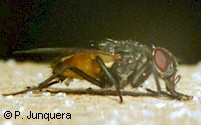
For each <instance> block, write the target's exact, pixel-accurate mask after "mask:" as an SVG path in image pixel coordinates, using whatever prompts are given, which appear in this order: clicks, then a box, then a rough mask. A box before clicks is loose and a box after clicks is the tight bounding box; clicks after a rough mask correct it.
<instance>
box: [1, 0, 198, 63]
mask: <svg viewBox="0 0 201 125" xmlns="http://www.w3.org/2000/svg"><path fill="white" fill-rule="evenodd" d="M0 38H1V39H0V56H1V57H0V58H3V59H8V58H11V57H12V56H13V55H12V52H13V51H16V50H27V49H31V48H41V47H90V41H91V40H93V41H94V42H95V43H96V42H97V43H98V41H99V40H104V39H105V38H111V39H115V40H127V39H132V40H136V41H139V42H141V43H142V44H147V45H148V46H152V44H153V45H155V46H160V47H164V48H166V49H168V50H169V51H171V52H172V53H173V54H174V55H176V56H177V57H178V58H179V59H180V60H181V63H197V62H198V61H200V60H201V1H200V0H130V1H128V0H121V1H120V2H119V1H117V0H57V1H55V0H49V1H48V0H34V1H31V0H26V1H25V0H10V1H8V0H1V1H0ZM24 56H27V55H24ZM40 59H43V58H40Z"/></svg>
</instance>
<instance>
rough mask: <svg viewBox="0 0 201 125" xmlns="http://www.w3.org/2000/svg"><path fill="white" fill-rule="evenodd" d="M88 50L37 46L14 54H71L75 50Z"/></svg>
mask: <svg viewBox="0 0 201 125" xmlns="http://www.w3.org/2000/svg"><path fill="white" fill-rule="evenodd" d="M79 51H86V49H84V48H78V47H77V48H35V49H30V50H24V51H15V52H13V53H14V54H23V53H25V54H63V53H66V54H71V53H74V52H79Z"/></svg>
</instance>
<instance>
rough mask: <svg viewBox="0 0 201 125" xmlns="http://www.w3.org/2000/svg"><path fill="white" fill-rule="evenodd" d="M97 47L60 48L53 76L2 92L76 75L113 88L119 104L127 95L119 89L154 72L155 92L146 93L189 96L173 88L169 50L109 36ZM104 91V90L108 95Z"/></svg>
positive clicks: (174, 64)
mask: <svg viewBox="0 0 201 125" xmlns="http://www.w3.org/2000/svg"><path fill="white" fill-rule="evenodd" d="M97 48H98V49H97V50H96V49H95V50H89V49H60V50H59V51H60V52H61V53H63V54H62V56H61V57H59V58H57V59H56V60H55V61H54V62H53V63H52V64H51V67H52V70H53V75H52V76H50V77H49V78H47V79H46V80H45V81H43V82H42V83H40V84H39V85H38V86H36V87H28V88H27V89H25V90H23V91H20V92H16V93H10V94H4V95H17V94H22V93H25V92H27V91H33V90H42V89H43V88H47V87H48V86H50V85H52V84H55V83H57V81H56V82H52V80H53V79H55V78H58V79H59V80H61V81H64V80H65V79H66V78H77V79H85V80H87V81H89V82H90V83H92V84H94V85H96V86H99V87H100V88H111V87H115V89H116V93H117V95H119V98H120V102H121V103H122V102H123V98H122V95H129V94H128V93H127V92H125V91H122V90H123V89H124V88H125V87H126V86H128V85H130V86H132V87H133V88H137V87H141V86H142V83H143V82H144V81H145V80H146V79H148V77H149V76H150V75H151V74H153V75H154V79H155V82H156V86H157V92H155V91H153V90H150V89H146V90H147V91H148V93H152V94H157V95H168V96H169V97H172V98H176V99H179V100H189V99H191V98H192V97H191V96H188V95H185V94H182V93H179V92H177V91H176V90H175V86H176V84H177V83H178V82H179V80H180V75H176V72H177V65H178V63H177V60H176V58H175V57H174V56H173V55H172V54H171V53H170V52H169V51H168V50H166V49H164V48H161V47H152V48H151V49H150V48H148V47H147V46H146V45H143V44H140V43H138V42H133V41H131V40H125V41H116V40H112V39H106V40H103V41H100V43H99V44H98V45H97ZM40 51H41V52H42V51H43V49H34V50H30V51H25V52H28V53H29V52H40ZM67 52H68V54H67ZM159 79H162V80H163V81H164V82H165V85H166V90H167V92H164V91H162V90H161V86H160V83H159ZM86 92H87V91H86ZM86 92H85V93H86ZM107 92H108V91H105V92H104V93H105V94H107ZM89 93H90V92H89ZM97 93H98V92H97ZM108 93H109V92H108ZM99 94H100V95H102V94H103V93H102V94H101V93H100V92H99ZM113 95H114V93H113ZM131 95H132V94H131Z"/></svg>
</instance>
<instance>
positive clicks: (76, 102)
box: [0, 60, 201, 125]
mask: <svg viewBox="0 0 201 125" xmlns="http://www.w3.org/2000/svg"><path fill="white" fill-rule="evenodd" d="M179 74H181V76H182V79H181V81H180V82H179V84H178V86H177V91H179V92H182V93H185V94H188V95H192V96H194V98H193V100H190V101H177V100H170V99H164V98H153V97H128V96H124V97H123V98H124V103H123V104H119V102H118V97H116V96H92V95H66V94H64V93H58V94H50V93H47V92H43V93H42V92H41V93H40V92H39V93H37V94H36V93H26V94H22V95H18V96H7V97H4V96H2V95H0V124H2V125H12V124H27V123H29V124H34V125H35V124H36V123H37V124H71V125H73V124H76V125H81V124H82V125H85V124H89V125H90V124H96V125H99V124H100V125H120V124H129V125H132V124H136V125H156V124H158V125H161V124H163V125H169V124H171V125H175V124H178V125H189V124H194V125H198V124H201V119H200V118H201V63H198V64H197V65H194V66H187V65H182V66H180V67H179ZM50 75H51V69H50V67H49V66H48V65H47V64H36V63H30V62H26V63H17V62H15V61H14V60H8V61H0V93H1V94H2V93H9V92H16V91H19V90H23V89H24V88H26V86H33V85H37V84H38V83H39V82H41V81H43V80H45V79H46V78H47V77H48V76H50ZM89 86H90V84H88V83H87V82H86V81H79V80H73V81H72V82H71V84H70V87H72V88H78V87H81V88H83V87H85V88H88V87H89ZM144 86H146V87H148V88H151V89H155V84H154V80H153V78H152V77H150V78H149V79H148V80H147V81H146V82H145V84H144ZM56 87H66V86H65V85H64V84H58V85H56ZM90 87H92V88H94V86H90ZM163 88H164V86H163ZM127 89H129V88H127ZM138 91H139V90H138ZM6 111H7V112H6ZM8 111H10V112H11V113H12V117H11V118H10V119H6V118H5V115H6V116H7V118H8V117H9V113H8ZM5 112H6V113H7V114H6V113H5ZM30 112H32V113H33V114H34V116H35V115H36V114H37V113H43V116H44V117H43V119H42V116H41V115H40V118H38V119H32V118H30V119H28V118H29V114H30ZM56 113H57V117H55V119H56V118H57V120H54V119H51V118H54V117H53V115H54V114H56ZM59 113H60V114H59ZM62 113H63V114H62ZM67 113H70V114H67ZM15 114H16V115H19V114H20V115H19V116H16V119H15ZM66 114H67V116H66ZM50 115H51V118H50ZM69 115H71V119H67V118H69ZM48 116H49V121H48ZM66 117H67V118H66ZM45 118H46V119H45Z"/></svg>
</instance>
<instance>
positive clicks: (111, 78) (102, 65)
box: [96, 56, 123, 103]
mask: <svg viewBox="0 0 201 125" xmlns="http://www.w3.org/2000/svg"><path fill="white" fill-rule="evenodd" d="M96 61H97V62H98V63H99V65H100V67H101V69H102V70H103V72H104V73H105V75H106V77H107V78H108V81H109V83H111V84H112V85H114V87H115V88H116V89H117V93H118V95H119V99H120V103H123V98H122V94H121V91H120V83H119V82H118V80H117V79H116V78H115V77H114V76H113V75H112V74H111V73H110V71H109V70H108V68H107V67H106V66H105V64H104V62H103V61H102V59H101V58H100V57H99V56H96Z"/></svg>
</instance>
